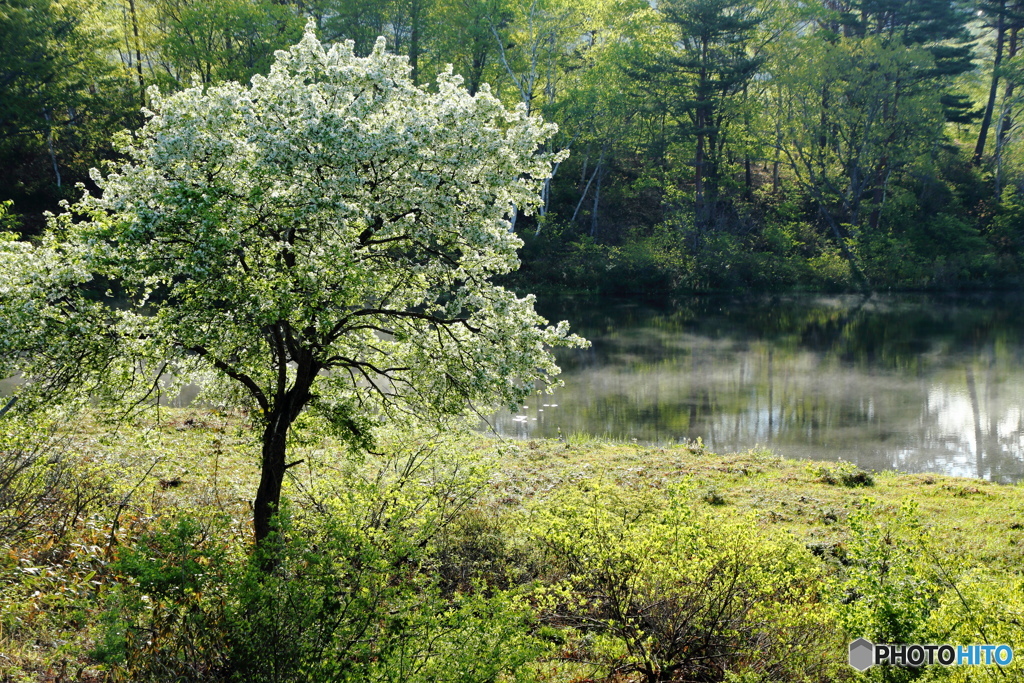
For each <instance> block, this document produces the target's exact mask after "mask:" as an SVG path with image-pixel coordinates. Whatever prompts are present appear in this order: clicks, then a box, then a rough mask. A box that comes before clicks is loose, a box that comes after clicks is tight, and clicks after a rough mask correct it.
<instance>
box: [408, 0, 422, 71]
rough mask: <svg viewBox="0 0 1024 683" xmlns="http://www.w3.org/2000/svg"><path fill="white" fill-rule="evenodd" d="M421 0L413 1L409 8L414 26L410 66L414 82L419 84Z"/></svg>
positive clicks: (411, 34) (410, 39) (410, 36)
mask: <svg viewBox="0 0 1024 683" xmlns="http://www.w3.org/2000/svg"><path fill="white" fill-rule="evenodd" d="M420 1H421V0H412V3H411V5H410V7H409V14H410V17H409V21H410V23H411V24H412V27H411V30H410V35H409V66H410V67H411V68H412V82H413V83H414V84H416V83H419V72H420V69H419V66H420V14H421V10H422V8H421V7H420Z"/></svg>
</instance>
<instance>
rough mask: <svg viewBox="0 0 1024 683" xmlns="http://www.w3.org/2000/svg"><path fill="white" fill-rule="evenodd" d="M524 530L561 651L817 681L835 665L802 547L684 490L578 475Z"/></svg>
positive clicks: (640, 671) (620, 661)
mask: <svg viewBox="0 0 1024 683" xmlns="http://www.w3.org/2000/svg"><path fill="white" fill-rule="evenodd" d="M531 529H532V533H533V537H534V539H535V542H536V543H537V544H539V546H540V547H542V548H543V549H544V551H545V552H546V558H547V560H548V562H549V564H550V566H551V567H552V570H551V575H550V576H549V577H548V584H547V585H546V586H545V587H544V588H541V589H539V590H538V592H537V598H536V599H537V601H538V603H539V604H540V606H541V609H542V613H543V615H544V618H545V620H546V621H548V622H549V623H551V624H552V625H557V626H560V627H562V628H565V629H569V630H570V632H571V633H574V634H575V638H574V640H573V643H572V645H571V646H569V647H567V648H566V650H565V651H566V652H567V653H568V655H567V656H572V657H579V656H580V655H579V654H578V651H579V650H581V649H582V650H583V651H585V653H586V654H585V656H584V659H589V660H590V661H597V662H599V663H601V664H602V665H603V667H604V669H605V673H606V674H607V675H609V676H616V675H617V676H637V675H638V676H639V677H640V678H641V679H642V680H645V681H651V682H654V681H669V680H687V681H690V680H692V681H721V680H725V677H726V675H727V674H728V675H729V676H731V677H732V679H731V680H751V679H753V680H756V679H757V677H762V676H763V677H765V678H767V679H770V680H793V681H796V680H806V679H815V680H822V679H824V678H826V677H827V676H828V675H830V672H832V671H834V670H836V669H837V667H838V666H839V665H840V664H841V662H839V661H837V658H836V653H837V652H840V651H841V645H838V634H837V633H836V631H835V629H834V628H833V627H832V625H831V619H832V615H831V611H830V609H829V608H828V606H827V605H826V604H825V603H824V602H823V594H822V589H823V587H824V586H825V585H826V584H825V583H823V580H824V577H823V576H822V574H821V571H820V569H819V566H818V563H817V562H816V561H815V560H814V558H813V557H812V556H811V555H810V553H809V552H808V551H806V549H804V548H803V546H802V545H800V544H799V543H797V542H796V541H795V540H794V539H792V538H790V537H788V536H786V535H782V534H773V533H771V532H769V531H767V530H765V529H762V528H758V526H757V524H756V523H755V522H754V520H753V519H751V518H746V517H743V518H738V517H729V516H726V515H725V514H723V513H721V512H720V511H714V512H712V511H711V510H710V509H709V508H707V507H704V506H699V505H693V504H692V501H691V496H690V492H688V491H687V490H685V489H674V490H673V491H671V492H670V495H669V496H668V497H667V499H658V500H655V499H652V498H651V497H649V496H648V497H646V498H643V499H641V498H639V497H637V498H632V497H629V496H628V495H626V494H623V493H622V492H621V491H620V490H618V489H613V488H610V487H605V486H602V485H598V484H593V483H587V484H583V485H582V486H581V487H579V488H576V489H574V490H571V491H568V492H566V493H564V494H562V495H561V496H560V497H558V499H557V500H555V501H554V502H553V503H552V504H551V505H550V506H547V505H546V506H545V507H544V508H542V509H540V510H538V511H536V512H535V513H534V515H533V520H532V527H531ZM737 677H739V678H737ZM744 677H745V678H744Z"/></svg>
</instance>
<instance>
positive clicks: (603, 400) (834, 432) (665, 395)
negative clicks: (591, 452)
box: [491, 294, 1024, 482]
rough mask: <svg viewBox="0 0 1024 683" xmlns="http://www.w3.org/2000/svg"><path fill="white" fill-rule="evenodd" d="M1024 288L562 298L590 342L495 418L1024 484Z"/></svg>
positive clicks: (551, 308) (546, 432)
mask: <svg viewBox="0 0 1024 683" xmlns="http://www.w3.org/2000/svg"><path fill="white" fill-rule="evenodd" d="M1022 304H1024V297H1022V296H1021V295H1019V294H984V295H873V296H871V297H863V296H855V295H850V296H845V295H844V296H815V295H806V296H777V297H744V298H733V297H694V298H689V299H683V300H680V301H677V302H676V303H675V305H674V306H672V307H663V308H655V307H651V306H647V305H644V304H639V303H635V302H614V301H606V300H590V301H562V302H556V303H553V304H552V303H549V304H547V305H546V307H543V308H542V310H541V312H542V313H543V314H544V315H545V316H547V317H548V318H549V319H551V320H552V321H557V320H561V319H563V318H565V319H568V320H569V321H570V322H571V323H572V325H573V329H574V331H576V332H579V333H580V334H582V335H584V336H585V337H587V338H588V339H590V340H591V342H592V343H593V346H592V347H591V348H590V349H586V350H570V351H560V352H559V354H558V357H559V362H560V363H559V364H560V365H561V367H562V371H563V372H562V379H563V380H564V381H565V384H566V386H565V387H562V388H559V389H557V390H556V391H555V393H554V394H551V395H539V396H534V397H532V398H531V399H530V400H529V401H528V402H527V404H526V407H525V408H521V409H520V410H519V411H516V412H514V413H511V412H503V413H500V414H498V415H496V416H494V417H493V418H492V420H491V423H492V424H493V425H494V427H495V428H496V430H497V431H498V432H499V433H500V434H502V435H505V436H515V437H521V438H529V437H548V438H554V437H558V436H560V435H561V436H570V435H572V434H573V433H577V432H582V433H587V434H592V435H595V436H603V437H614V438H619V439H636V440H638V441H640V442H648V443H676V442H681V441H691V440H694V439H697V438H701V439H702V440H703V442H704V443H705V444H706V445H707V446H708V447H709V448H710V449H712V450H714V451H718V452H731V451H738V450H745V449H748V448H751V447H754V446H758V445H760V446H766V447H768V448H771V449H772V450H774V451H775V452H777V453H779V454H780V455H784V456H787V457H796V458H812V459H821V460H837V459H843V460H848V461H852V462H855V463H857V464H858V465H859V466H861V467H863V468H866V469H873V470H883V469H896V470H900V471H906V472H935V473H944V474H954V475H959V476H970V477H980V478H985V479H991V480H995V481H1003V482H1009V481H1018V480H1020V479H1022V478H1024V362H1022V361H1024V316H1022V315H1021V314H1020V311H1022Z"/></svg>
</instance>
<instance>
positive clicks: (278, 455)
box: [252, 411, 291, 545]
mask: <svg viewBox="0 0 1024 683" xmlns="http://www.w3.org/2000/svg"><path fill="white" fill-rule="evenodd" d="M289 427H291V423H290V422H289V421H287V420H286V418H285V416H284V415H282V414H281V411H275V414H274V415H272V416H271V418H270V420H269V422H268V423H267V426H266V427H265V428H264V429H263V457H262V459H261V464H260V486H259V488H258V489H257V490H256V500H255V501H254V502H253V506H252V507H253V530H254V531H255V537H256V545H260V544H261V543H263V542H265V541H266V539H267V537H268V536H270V528H271V519H272V518H273V516H274V514H275V513H276V512H277V511H278V509H279V508H280V506H281V487H282V485H283V484H284V472H285V469H286V467H285V457H286V453H287V447H288V428H289Z"/></svg>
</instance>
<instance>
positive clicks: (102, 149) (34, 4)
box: [0, 0, 128, 232]
mask: <svg viewBox="0 0 1024 683" xmlns="http://www.w3.org/2000/svg"><path fill="white" fill-rule="evenodd" d="M101 22H102V18H101V17H100V16H99V15H98V12H97V11H96V9H95V8H93V7H92V6H90V5H89V4H88V3H79V2H77V1H76V0H10V1H9V2H4V3H3V4H2V5H0V159H3V161H4V163H3V164H0V166H2V168H0V201H3V200H14V202H15V212H16V213H18V214H21V215H23V216H26V217H27V224H26V225H25V226H24V227H25V228H26V229H28V230H29V231H30V232H32V231H36V230H38V229H40V228H41V227H42V226H41V222H42V221H41V215H40V214H41V213H42V211H43V210H45V209H48V208H54V207H55V206H56V203H57V201H59V200H60V199H63V198H65V197H66V196H68V195H67V192H68V190H70V189H71V188H73V187H74V185H75V183H76V182H81V181H83V180H87V178H88V175H87V173H88V168H89V166H90V165H96V164H97V163H99V160H100V159H102V158H103V157H105V156H106V155H107V153H108V151H109V140H108V139H107V131H110V130H112V129H116V128H120V127H122V126H123V125H124V124H125V116H126V115H127V112H128V110H127V108H126V104H127V102H126V99H125V95H126V94H127V93H126V92H125V91H124V89H123V85H124V84H123V83H122V82H119V81H118V79H117V78H116V71H115V69H114V65H113V64H112V63H111V62H110V61H109V60H108V59H107V55H106V54H105V51H107V50H111V49H112V48H113V46H112V44H111V42H110V41H109V40H108V38H107V36H106V35H105V33H104V30H103V27H102V24H101Z"/></svg>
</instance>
